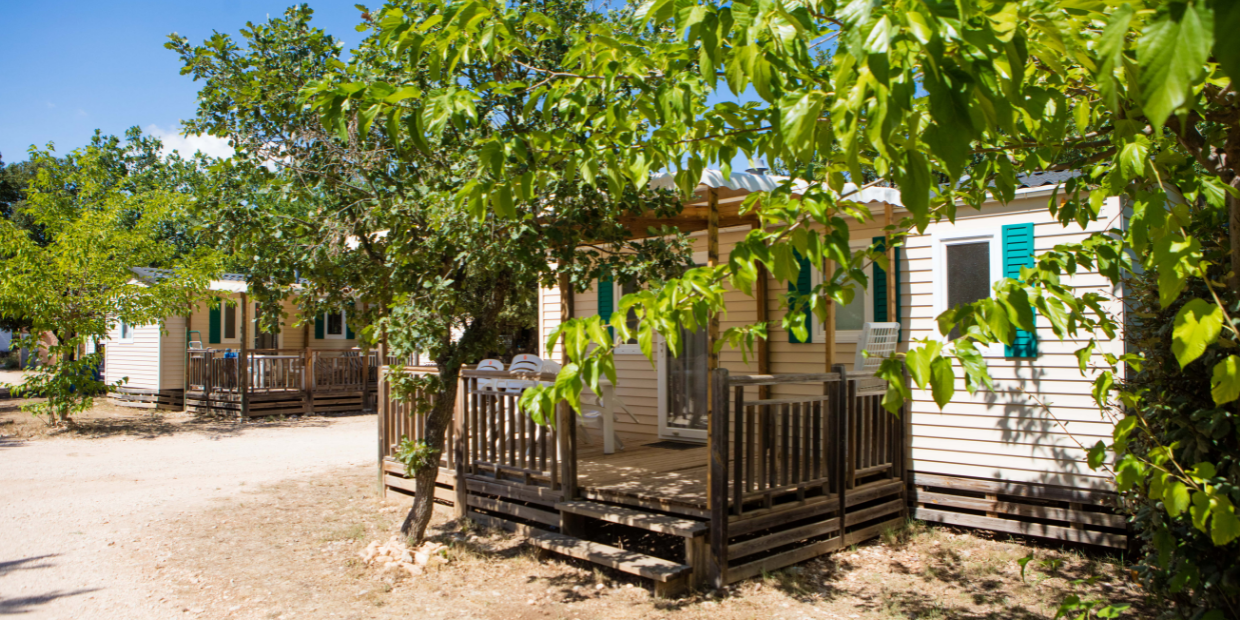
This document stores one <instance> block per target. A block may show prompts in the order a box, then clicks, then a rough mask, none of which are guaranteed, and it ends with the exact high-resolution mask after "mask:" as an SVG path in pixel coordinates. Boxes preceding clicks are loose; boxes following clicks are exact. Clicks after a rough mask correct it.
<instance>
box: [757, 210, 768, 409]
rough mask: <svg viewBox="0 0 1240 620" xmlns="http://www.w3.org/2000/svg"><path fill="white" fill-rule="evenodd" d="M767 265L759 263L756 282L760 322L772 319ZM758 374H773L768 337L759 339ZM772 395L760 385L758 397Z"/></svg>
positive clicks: (763, 397)
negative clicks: (768, 294) (767, 289)
mask: <svg viewBox="0 0 1240 620" xmlns="http://www.w3.org/2000/svg"><path fill="white" fill-rule="evenodd" d="M758 226H759V225H758V224H754V226H753V227H754V228H755V229H756V228H758ZM766 279H767V273H766V266H765V265H763V264H762V263H758V280H757V282H755V283H754V296H755V297H756V298H757V299H755V300H754V302H755V304H756V306H757V310H758V319H757V322H758V323H765V322H767V321H769V320H770V314H769V313H768V311H767V303H768V301H767V298H766V297H767V291H766ZM758 374H760V375H769V374H771V344H770V340H769V339H768V338H763V339H762V340H760V341H758ZM770 397H771V386H769V385H760V386H758V399H760V400H765V399H768V398H770Z"/></svg>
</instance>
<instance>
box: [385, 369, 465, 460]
mask: <svg viewBox="0 0 1240 620" xmlns="http://www.w3.org/2000/svg"><path fill="white" fill-rule="evenodd" d="M385 372H386V369H385ZM403 372H405V373H408V374H411V375H428V374H437V373H438V371H437V370H436V369H434V368H424V367H416V366H411V367H406V368H404V369H403ZM380 377H381V378H385V377H383V375H382V374H380ZM396 396H397V394H396V393H395V391H394V390H393V389H392V384H391V382H390V381H386V380H383V381H380V383H379V402H380V403H383V404H384V406H383V407H381V411H382V416H381V418H380V420H379V458H380V459H381V460H382V459H385V458H387V457H390V456H394V455H395V454H396V448H397V446H398V445H399V444H400V442H401V439H403V438H405V437H408V438H409V439H412V440H413V441H420V440H422V439H423V438H424V437H426V415H425V413H419V412H418V411H417V407H416V406H415V403H416V402H418V400H419V398H420V397H422V396H423V395H421V394H413V395H410V396H409V397H407V398H403V399H398V398H396ZM426 398H427V399H428V400H427V401H426V402H427V403H428V404H430V403H433V401H431V400H429V399H430V398H433V396H429V397H426ZM449 430H451V429H449ZM444 443H445V446H451V445H452V444H451V437H445V438H444ZM451 452H452V451H451V450H444V452H443V456H442V458H441V459H440V462H439V466H440V467H451V466H453V463H454V461H453V460H452V454H451Z"/></svg>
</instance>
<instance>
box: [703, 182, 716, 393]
mask: <svg viewBox="0 0 1240 620" xmlns="http://www.w3.org/2000/svg"><path fill="white" fill-rule="evenodd" d="M706 266H707V267H712V268H713V267H717V266H719V190H717V189H715V188H713V187H712V188H711V190H710V216H709V218H708V219H707V222H706ZM718 341H719V313H717V312H711V313H710V322H709V325H708V327H707V342H708V346H709V347H710V349H709V350H708V351H707V353H706V369H707V370H709V371H713V370H715V369H716V368H718V367H719V354H718V353H716V352H715V343H716V342H718ZM707 376H709V377H710V380H712V381H713V380H714V375H713V374H709V375H707ZM708 385H709V384H708ZM707 393H708V394H712V395H713V393H714V391H713V390H709V391H708V392H707ZM709 410H710V407H709V403H708V406H707V411H709Z"/></svg>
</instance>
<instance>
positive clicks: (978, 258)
mask: <svg viewBox="0 0 1240 620" xmlns="http://www.w3.org/2000/svg"><path fill="white" fill-rule="evenodd" d="M1000 243H1001V236H1000V234H999V230H998V229H997V228H996V229H972V230H952V231H949V232H946V233H941V234H938V235H935V237H934V240H933V251H934V274H935V282H934V287H935V288H934V313H935V315H936V316H937V315H939V314H941V313H943V312H945V311H947V310H949V309H951V308H955V307H957V306H960V305H963V304H968V303H973V302H975V301H977V300H979V299H986V298H988V297H990V296H991V295H992V294H993V291H992V290H991V285H992V284H993V283H994V281H995V280H997V279H998V278H1000V277H1001V274H1002V269H1001V267H1000V263H999V261H1000V260H1001V258H1002V257H1001V256H1000V255H1001V252H1000V251H999V244H1000ZM933 333H934V334H938V330H937V329H935V330H934V332H933ZM958 336H959V330H958V329H953V330H952V332H951V334H949V335H948V336H947V338H956V337H958ZM980 349H981V351H982V353H983V354H984V355H987V356H999V357H1002V355H1003V345H1001V344H1000V345H990V346H984V347H980Z"/></svg>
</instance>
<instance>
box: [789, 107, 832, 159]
mask: <svg viewBox="0 0 1240 620" xmlns="http://www.w3.org/2000/svg"><path fill="white" fill-rule="evenodd" d="M823 99H825V95H824V94H823V93H821V92H818V91H809V92H802V93H799V94H796V95H789V96H786V97H784V98H783V99H781V100H780V101H779V124H780V128H781V130H782V133H783V138H784V144H786V145H788V148H789V149H791V150H792V152H793V153H796V154H797V155H798V156H803V155H806V154H808V152H810V151H812V148H813V144H814V130H815V128H816V127H817V126H818V116H819V114H820V113H821V112H822V102H823Z"/></svg>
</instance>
